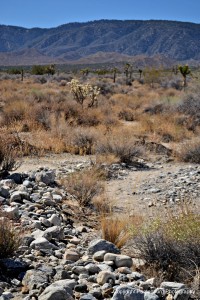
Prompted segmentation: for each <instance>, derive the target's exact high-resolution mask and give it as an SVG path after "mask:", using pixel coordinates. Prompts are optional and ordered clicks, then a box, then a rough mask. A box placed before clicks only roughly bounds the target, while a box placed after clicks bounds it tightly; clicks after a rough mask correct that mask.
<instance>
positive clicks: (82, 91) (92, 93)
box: [69, 79, 100, 107]
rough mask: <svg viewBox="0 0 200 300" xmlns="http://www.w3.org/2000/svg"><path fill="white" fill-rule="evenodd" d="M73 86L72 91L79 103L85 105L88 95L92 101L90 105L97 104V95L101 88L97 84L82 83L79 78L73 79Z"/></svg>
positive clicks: (71, 84) (71, 83)
mask: <svg viewBox="0 0 200 300" xmlns="http://www.w3.org/2000/svg"><path fill="white" fill-rule="evenodd" d="M69 84H70V87H71V92H72V94H73V96H74V99H75V100H76V102H77V103H79V104H81V105H82V107H83V102H84V100H85V99H86V98H87V97H88V98H89V99H90V103H89V104H88V107H92V106H94V104H96V105H97V103H98V102H97V96H98V95H99V93H100V89H99V88H98V87H97V86H94V87H93V86H91V85H90V84H85V85H84V84H80V83H79V81H78V80H76V79H72V80H71V82H69Z"/></svg>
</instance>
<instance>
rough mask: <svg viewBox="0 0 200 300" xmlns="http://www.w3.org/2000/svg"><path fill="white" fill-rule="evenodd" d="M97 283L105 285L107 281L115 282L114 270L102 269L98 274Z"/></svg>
mask: <svg viewBox="0 0 200 300" xmlns="http://www.w3.org/2000/svg"><path fill="white" fill-rule="evenodd" d="M97 283H98V284H100V285H103V284H105V283H112V284H114V283H115V276H114V274H113V273H112V272H109V271H101V272H99V274H98V275H97Z"/></svg>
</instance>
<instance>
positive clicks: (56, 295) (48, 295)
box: [38, 285, 74, 300]
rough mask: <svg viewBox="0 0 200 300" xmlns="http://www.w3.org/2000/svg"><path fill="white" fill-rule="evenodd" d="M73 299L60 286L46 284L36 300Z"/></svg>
mask: <svg viewBox="0 0 200 300" xmlns="http://www.w3.org/2000/svg"><path fill="white" fill-rule="evenodd" d="M58 299H59V300H73V299H74V298H73V297H72V296H71V295H70V294H69V293H68V292H67V291H66V290H65V289H64V288H62V287H53V286H51V285H50V286H48V287H47V288H46V289H45V290H44V292H43V293H42V294H41V295H40V296H39V297H38V300H58Z"/></svg>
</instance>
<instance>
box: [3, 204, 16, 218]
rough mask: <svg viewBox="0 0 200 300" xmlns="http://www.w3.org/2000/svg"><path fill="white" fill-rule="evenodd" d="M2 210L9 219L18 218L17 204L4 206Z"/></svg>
mask: <svg viewBox="0 0 200 300" xmlns="http://www.w3.org/2000/svg"><path fill="white" fill-rule="evenodd" d="M3 211H4V212H5V213H6V216H7V217H8V218H10V219H18V218H19V208H18V207H17V206H14V207H5V208H4V210H3Z"/></svg>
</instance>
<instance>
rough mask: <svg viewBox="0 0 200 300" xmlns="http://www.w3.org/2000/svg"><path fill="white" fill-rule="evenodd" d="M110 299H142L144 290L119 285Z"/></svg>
mask: <svg viewBox="0 0 200 300" xmlns="http://www.w3.org/2000/svg"><path fill="white" fill-rule="evenodd" d="M112 300H144V292H142V291H140V290H138V289H136V288H132V287H129V286H119V287H117V288H116V291H115V293H114V295H113V298H112Z"/></svg>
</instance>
